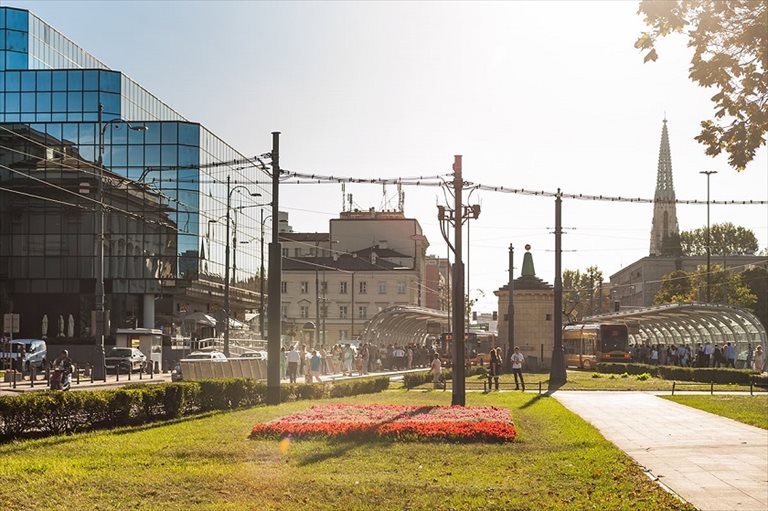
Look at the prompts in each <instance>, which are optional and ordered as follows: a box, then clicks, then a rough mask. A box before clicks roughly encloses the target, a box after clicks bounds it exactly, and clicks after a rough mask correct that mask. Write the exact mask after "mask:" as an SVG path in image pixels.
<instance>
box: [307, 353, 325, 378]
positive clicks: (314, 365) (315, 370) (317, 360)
mask: <svg viewBox="0 0 768 511" xmlns="http://www.w3.org/2000/svg"><path fill="white" fill-rule="evenodd" d="M322 362H323V359H322V358H321V357H320V354H319V353H318V352H317V350H312V358H311V359H310V360H309V375H310V376H309V383H312V382H313V381H317V383H320V382H321V381H323V380H321V379H320V367H321V364H322Z"/></svg>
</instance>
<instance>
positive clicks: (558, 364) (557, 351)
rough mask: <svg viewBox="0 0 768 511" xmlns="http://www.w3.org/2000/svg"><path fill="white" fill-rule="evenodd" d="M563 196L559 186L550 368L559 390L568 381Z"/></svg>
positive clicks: (551, 382)
mask: <svg viewBox="0 0 768 511" xmlns="http://www.w3.org/2000/svg"><path fill="white" fill-rule="evenodd" d="M562 197H563V196H562V194H561V193H560V188H558V189H557V195H556V196H555V307H554V309H555V311H554V312H555V322H554V330H555V331H554V346H553V348H552V363H551V365H550V368H549V390H550V391H553V390H557V389H558V388H559V387H560V386H562V385H563V384H565V382H566V374H565V357H564V356H563V272H562V258H563V246H562V236H563V225H562V213H561V209H562V202H563V198H562Z"/></svg>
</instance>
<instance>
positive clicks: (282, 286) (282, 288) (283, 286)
mask: <svg viewBox="0 0 768 511" xmlns="http://www.w3.org/2000/svg"><path fill="white" fill-rule="evenodd" d="M280 292H281V293H283V294H285V293H287V292H288V282H286V281H282V282H281V283H280Z"/></svg>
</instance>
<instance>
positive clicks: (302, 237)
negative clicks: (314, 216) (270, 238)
mask: <svg viewBox="0 0 768 511" xmlns="http://www.w3.org/2000/svg"><path fill="white" fill-rule="evenodd" d="M280 239H281V240H282V241H330V240H331V235H330V233H327V232H281V233H280Z"/></svg>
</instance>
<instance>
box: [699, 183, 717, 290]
mask: <svg viewBox="0 0 768 511" xmlns="http://www.w3.org/2000/svg"><path fill="white" fill-rule="evenodd" d="M699 174H704V175H706V176H707V303H711V301H712V276H711V275H710V257H711V253H712V248H711V247H710V233H709V176H711V175H712V174H717V171H716V170H702V171H700V172H699Z"/></svg>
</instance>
